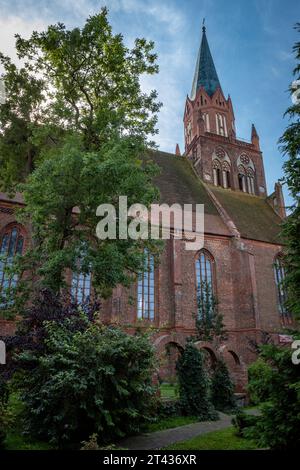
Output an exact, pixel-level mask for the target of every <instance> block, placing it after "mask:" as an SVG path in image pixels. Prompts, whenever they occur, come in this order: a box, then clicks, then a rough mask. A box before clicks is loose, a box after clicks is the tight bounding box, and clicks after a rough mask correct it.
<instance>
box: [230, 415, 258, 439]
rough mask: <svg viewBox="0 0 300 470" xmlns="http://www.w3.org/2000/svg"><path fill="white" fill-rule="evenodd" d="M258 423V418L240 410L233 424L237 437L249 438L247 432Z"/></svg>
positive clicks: (233, 419)
mask: <svg viewBox="0 0 300 470" xmlns="http://www.w3.org/2000/svg"><path fill="white" fill-rule="evenodd" d="M256 421H257V416H253V415H250V414H247V413H245V411H243V410H241V409H239V410H238V412H237V414H236V415H235V416H234V418H232V424H233V425H234V427H235V432H236V435H237V436H239V437H247V432H246V430H247V429H248V428H250V427H252V426H254V424H255V423H256Z"/></svg>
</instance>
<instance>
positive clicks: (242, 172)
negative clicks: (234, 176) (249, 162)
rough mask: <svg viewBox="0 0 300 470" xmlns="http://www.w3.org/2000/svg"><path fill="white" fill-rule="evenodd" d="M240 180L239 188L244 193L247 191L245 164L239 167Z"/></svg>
mask: <svg viewBox="0 0 300 470" xmlns="http://www.w3.org/2000/svg"><path fill="white" fill-rule="evenodd" d="M238 180H239V189H240V191H243V192H244V193H246V192H247V189H246V171H245V168H244V166H243V165H240V166H239V167H238Z"/></svg>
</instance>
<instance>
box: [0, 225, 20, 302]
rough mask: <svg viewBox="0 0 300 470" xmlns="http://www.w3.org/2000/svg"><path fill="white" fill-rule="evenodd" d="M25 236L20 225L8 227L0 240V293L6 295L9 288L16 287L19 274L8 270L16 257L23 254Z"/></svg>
mask: <svg viewBox="0 0 300 470" xmlns="http://www.w3.org/2000/svg"><path fill="white" fill-rule="evenodd" d="M23 247H24V236H23V233H22V231H21V228H20V227H19V226H13V227H12V226H10V227H8V228H7V229H6V230H5V231H4V233H3V235H2V237H1V240H0V293H1V294H2V296H4V297H5V293H6V291H7V289H11V288H14V287H16V285H17V282H18V275H17V274H10V273H8V272H7V271H6V270H7V268H9V267H11V266H12V265H13V262H14V258H15V256H17V255H22V253H23Z"/></svg>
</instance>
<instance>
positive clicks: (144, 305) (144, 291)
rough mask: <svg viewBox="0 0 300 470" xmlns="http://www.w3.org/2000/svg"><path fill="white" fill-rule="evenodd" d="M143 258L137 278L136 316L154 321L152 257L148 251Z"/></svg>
mask: <svg viewBox="0 0 300 470" xmlns="http://www.w3.org/2000/svg"><path fill="white" fill-rule="evenodd" d="M144 256H145V259H144V269H143V272H141V273H140V275H139V278H138V292H137V294H138V295H137V316H138V318H140V319H145V320H154V316H155V308H154V307H155V296H154V257H153V255H151V254H150V253H149V252H148V250H145V252H144Z"/></svg>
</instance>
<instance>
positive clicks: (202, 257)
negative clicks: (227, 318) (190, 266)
mask: <svg viewBox="0 0 300 470" xmlns="http://www.w3.org/2000/svg"><path fill="white" fill-rule="evenodd" d="M213 270H214V259H213V256H212V255H211V254H210V253H209V252H208V251H207V250H201V251H200V252H199V254H198V256H197V258H196V260H195V271H196V290H197V310H198V316H199V318H200V319H201V318H203V317H204V315H205V314H208V315H212V314H213V303H214V300H213V297H214V271H213Z"/></svg>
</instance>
